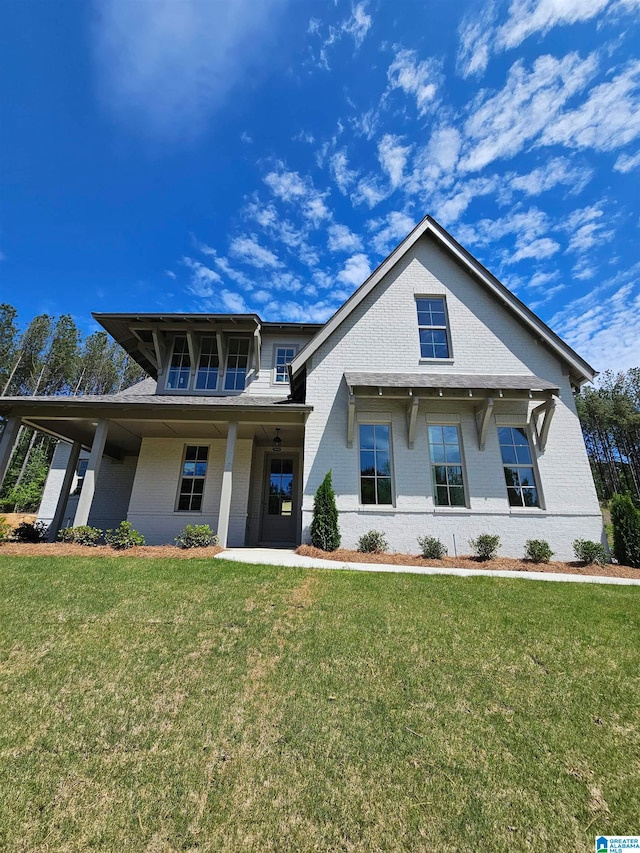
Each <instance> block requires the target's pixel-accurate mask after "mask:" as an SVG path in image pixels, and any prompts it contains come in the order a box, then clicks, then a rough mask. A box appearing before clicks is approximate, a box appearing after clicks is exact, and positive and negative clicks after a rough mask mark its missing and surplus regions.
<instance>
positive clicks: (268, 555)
mask: <svg viewBox="0 0 640 853" xmlns="http://www.w3.org/2000/svg"><path fill="white" fill-rule="evenodd" d="M216 558H218V559H221V560H232V561H233V562H236V563H256V564H258V565H267V566H293V567H295V568H299V569H351V570H352V571H356V572H393V573H397V574H409V575H454V576H455V577H459V578H473V577H477V576H478V575H484V576H485V577H489V578H495V577H498V578H520V579H523V580H532V581H558V582H563V583H607V584H619V585H621V586H640V573H639V577H638V579H637V580H636V579H635V578H607V577H601V576H600V575H568V574H561V573H559V572H556V573H554V572H511V571H507V570H506V569H496V570H494V569H445V568H436V567H435V566H394V565H390V564H385V563H339V562H338V561H337V560H319V559H317V558H316V557H302V556H301V555H300V554H296V553H295V551H292V550H288V549H283V548H228V549H227V550H226V551H221V553H220V554H216Z"/></svg>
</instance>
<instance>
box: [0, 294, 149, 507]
mask: <svg viewBox="0 0 640 853" xmlns="http://www.w3.org/2000/svg"><path fill="white" fill-rule="evenodd" d="M145 375H146V374H145V373H144V371H143V370H142V368H141V367H140V366H139V365H138V364H136V362H135V361H134V360H133V359H132V358H130V357H129V356H128V355H127V353H126V352H125V351H124V350H123V349H122V347H120V346H119V345H118V344H116V343H115V341H112V340H111V339H110V338H109V336H108V335H107V333H106V332H93V333H91V334H89V335H86V336H85V335H83V334H82V332H81V331H80V330H79V329H78V327H77V325H76V323H75V321H74V319H73V317H72V316H71V315H70V314H61V315H59V316H57V317H56V316H52V315H50V314H39V315H38V316H37V317H34V318H33V319H32V320H31V321H30V322H29V323H28V324H27V326H26V327H25V328H24V329H23V330H22V331H21V329H20V327H19V324H18V312H17V310H16V309H15V308H14V307H13V306H12V305H9V304H8V303H3V304H0V397H11V396H18V397H25V396H32V395H47V396H51V395H54V396H56V395H61V396H77V395H80V394H113V393H117V392H118V391H123V390H124V389H125V388H129V387H130V386H131V385H134V384H135V383H136V382H139V381H140V380H141V379H144V377H145ZM2 427H3V424H0V435H1V432H2ZM55 443H56V442H55V439H53V438H51V437H50V436H47V435H44V434H43V433H38V432H37V431H36V430H34V429H31V428H30V427H26V426H23V427H22V428H21V430H20V433H19V436H18V441H17V444H16V449H15V451H14V454H13V457H12V460H11V464H10V466H9V471H8V472H7V476H6V478H5V483H4V486H3V489H2V491H1V492H0V510H4V511H5V512H11V511H16V512H28V511H33V510H35V509H37V507H38V505H39V503H40V498H41V496H42V490H43V488H44V481H45V479H46V476H47V472H48V470H49V465H50V464H51V457H52V456H53V451H54V449H55Z"/></svg>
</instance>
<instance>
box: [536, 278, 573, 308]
mask: <svg viewBox="0 0 640 853" xmlns="http://www.w3.org/2000/svg"><path fill="white" fill-rule="evenodd" d="M566 288H567V285H566V284H556V286H555V287H548V288H547V289H546V290H545V291H544V295H542V296H540V297H539V298H538V299H536V300H535V301H534V302H529V308H531V310H532V311H537V310H538V308H540V307H541V306H542V305H546V304H547V302H550V301H551V300H552V299H553V297H554V296H556V294H558V293H560V292H561V291H563V290H566Z"/></svg>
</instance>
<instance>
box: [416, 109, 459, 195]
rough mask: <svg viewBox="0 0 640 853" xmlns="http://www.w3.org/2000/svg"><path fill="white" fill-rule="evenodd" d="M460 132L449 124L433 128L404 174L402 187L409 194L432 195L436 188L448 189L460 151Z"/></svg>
mask: <svg viewBox="0 0 640 853" xmlns="http://www.w3.org/2000/svg"><path fill="white" fill-rule="evenodd" d="M460 145H461V139H460V133H459V132H458V131H457V130H456V129H455V128H454V127H449V126H443V127H439V128H437V129H436V130H434V131H433V133H432V134H431V138H430V139H429V142H428V143H427V145H426V146H425V147H423V148H422V149H421V150H420V151H419V152H418V154H417V155H416V157H415V158H414V161H413V171H412V173H411V174H410V175H409V176H408V178H407V181H406V184H405V189H406V190H407V192H409V193H410V194H412V195H414V194H416V193H421V194H422V193H429V194H433V193H434V192H435V191H436V190H437V189H448V188H449V187H450V186H451V183H452V182H453V174H454V172H455V169H456V165H457V163H458V157H459V154H460Z"/></svg>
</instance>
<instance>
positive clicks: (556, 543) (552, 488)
mask: <svg viewBox="0 0 640 853" xmlns="http://www.w3.org/2000/svg"><path fill="white" fill-rule="evenodd" d="M430 295H444V296H445V297H446V302H447V310H448V315H449V325H450V334H451V344H452V360H451V361H450V362H449V361H447V362H442V361H429V362H423V361H421V359H420V348H419V339H418V328H417V317H416V306H415V297H416V296H430ZM346 370H364V371H388V372H393V371H395V372H412V373H415V372H420V371H424V372H425V373H434V372H443V373H447V372H450V373H477V374H483V373H484V374H500V373H503V374H509V373H511V374H518V373H534V374H536V375H538V376H540V377H542V378H544V379H547V380H549V381H551V382H554V383H557V384H558V386H559V387H560V389H561V396H560V399H559V400H558V404H557V407H556V412H555V414H554V417H553V420H552V423H551V429H550V432H549V436H548V441H547V447H546V450H545V452H544V453H542V452H541V451H540V450H539V448H537V447H535V445H533V444H532V449H533V451H534V456H535V464H536V466H537V469H538V472H539V485H540V488H541V493H542V495H543V497H544V504H543V506H544V509H526V510H525V509H519V510H518V509H511V508H510V507H509V505H508V501H507V494H506V486H505V480H504V473H503V466H502V461H501V455H500V448H499V445H498V435H497V429H496V423H495V421H496V419H498V420H500V418H504V417H509V416H511V417H515V418H517V419H519V420H520V421H522V422H526V420H527V416H528V410H529V409H530V408H532V407H533V405H535V403H528V404H527V403H526V402H524V403H521V404H515V406H514V404H513V403H509V402H507V401H503V402H501V401H500V400H499V399H496V401H495V402H496V405H495V409H494V416H493V417H492V423H491V424H490V427H489V431H488V435H487V441H486V447H485V449H484V450H482V451H481V450H479V448H478V438H477V431H476V426H475V420H474V412H473V406H474V405H478V404H479V403H480V402H481V401H480V400H477V401H473V400H470V401H469V402H466V401H449V402H435V401H421V403H420V408H419V413H418V421H417V425H416V434H415V444H414V447H413V449H409V447H408V442H407V418H406V408H407V404H408V403H409V398H408V397H407V404H405V403H404V402H401V401H393V400H388V399H384V398H379V399H373V400H372V399H358V400H357V403H356V412H357V418H358V419H359V420H360V421H362V422H367V421H368V419H369V418H372V419H378V420H380V419H381V418H382V419H383V420H387V421H388V422H389V423H390V424H391V433H392V450H393V457H392V458H393V479H394V486H395V507H394V508H382V507H376V508H372V507H363V506H361V505H360V497H359V455H358V441H357V426H356V429H355V431H354V441H353V447H352V448H348V447H347V410H348V389H347V387H346V384H345V381H344V379H343V374H344V372H345V371H346ZM307 402H309V403H310V404H312V405H313V407H314V411H313V412H312V414H311V415H310V416H309V419H308V421H307V426H306V430H305V453H304V459H305V462H304V496H303V521H302V527H303V538H304V540H305V541H308V531H309V525H310V523H311V517H312V516H311V512H312V506H313V496H314V494H315V491H316V489H317V488H318V486H319V485H320V482H321V481H322V479H323V477H324V475H325V474H326V472H327V471H328V470H329V469H332V471H333V484H334V488H335V490H336V494H337V500H338V509H339V511H340V527H341V531H342V536H343V544H344V545H345V546H346V547H353V546H355V544H356V542H357V539H358V537H359V536H360V535H361V534H362V533H364V532H366V531H367V530H370V529H372V528H375V529H378V530H381V531H383V532H384V533H385V534H386V535H387V538H388V540H389V542H390V545H391V548H392V549H393V550H398V551H416V550H417V543H416V536H417V535H424V534H429V535H433V536H438V537H439V538H440V539H442V540H443V541H444V543H445V544H446V545H447V547H448V548H449V551H450V553H454V543H453V536H454V535H455V537H456V545H455V550H457V552H458V553H459V554H460V553H468V552H469V546H468V540H469V538H471V537H474V536H477V535H478V534H479V533H498V534H499V535H500V537H501V539H502V543H503V544H502V550H501V553H502V554H503V555H505V556H514V557H519V556H521V555H522V552H523V547H524V543H525V541H526V540H527V539H533V538H542V539H546V540H548V541H549V543H550V544H551V547H552V549H553V550H554V551H555V552H556V557H557V558H558V559H571V558H572V556H573V552H572V547H571V543H572V541H573V539H575V538H578V537H580V538H588V539H594V540H596V541H601V540H602V537H603V529H602V519H601V515H600V511H599V506H598V501H597V497H596V493H595V488H594V485H593V480H592V477H591V471H590V468H589V463H588V460H587V455H586V450H585V447H584V442H583V439H582V433H581V430H580V424H579V421H578V418H577V415H576V410H575V405H574V401H573V395H572V392H571V387H570V384H569V380H568V377H567V376H566V375H565V373H564V372H563V368H562V365H561V364H560V363H559V361H558V359H557V358H556V357H555V356H554V355H553V354H552V353H551V352H550V351H549V350H548V349H547V348H546V347H545V346H544V345H542V344H541V343H539V342H538V341H537V340H536V339H535V338H534V337H533V335H532V334H531V333H530V332H529V331H528V330H526V329H525V328H524V327H523V326H522V325H521V324H520V323H519V322H518V321H517V320H516V319H515V318H514V317H513V316H512V315H511V314H510V313H509V312H508V311H507V309H505V308H504V307H503V306H502V305H500V304H499V303H498V302H497V301H496V300H495V299H494V298H493V297H492V296H490V295H489V294H488V293H487V292H486V290H485V289H484V288H483V287H482V286H481V285H480V284H478V283H477V282H476V281H475V280H474V279H473V278H472V277H470V276H469V274H468V273H467V272H466V271H464V270H463V269H462V268H461V267H460V266H458V265H457V264H456V263H455V262H454V261H453V260H452V259H451V258H450V257H449V255H448V254H447V253H445V252H444V251H443V250H442V249H440V248H439V247H438V245H437V244H436V243H435V241H434V240H433V239H432V238H430V237H423V238H422V239H421V240H419V241H418V242H417V243H416V245H415V246H414V247H413V249H412V250H411V251H410V252H408V253H407V255H406V256H405V257H404V258H403V259H402V261H401V262H399V263H398V264H397V265H396V267H395V268H394V269H393V270H392V271H391V272H390V273H389V274H388V275H387V276H386V277H385V279H383V281H382V282H380V284H379V285H378V286H377V287H376V288H375V289H374V291H373V292H372V293H371V294H369V295H368V296H367V297H366V298H365V300H364V301H363V302H362V303H361V304H360V305H359V306H358V307H357V308H356V309H355V310H354V311H353V312H352V314H351V315H350V316H349V317H348V318H347V320H346V321H345V322H344V323H343V324H342V325H341V326H340V327H339V328H338V329H337V330H336V331H335V332H334V333H333V335H332V336H331V337H330V338H329V339H328V340H327V341H325V342H324V344H323V345H322V346H321V347H320V348H319V350H318V351H317V352H316V353H315V354H314V355H313V358H312V363H311V365H308V372H307ZM439 414H440V415H445V416H446V415H449V416H459V420H460V428H461V434H462V442H463V449H464V456H465V469H466V485H467V491H468V497H469V506H468V508H467V509H458V510H450V509H445V508H436V507H434V503H433V495H432V486H431V471H430V465H429V451H428V444H427V416H429V417H431V418H434V417H437V416H438V415H439Z"/></svg>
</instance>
